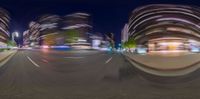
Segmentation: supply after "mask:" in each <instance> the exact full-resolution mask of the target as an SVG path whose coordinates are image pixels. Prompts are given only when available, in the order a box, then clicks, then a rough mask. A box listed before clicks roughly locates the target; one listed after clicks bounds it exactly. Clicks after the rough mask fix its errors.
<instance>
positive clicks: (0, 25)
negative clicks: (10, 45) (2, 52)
mask: <svg viewBox="0 0 200 99" xmlns="http://www.w3.org/2000/svg"><path fill="white" fill-rule="evenodd" d="M9 23H10V17H9V13H8V11H6V10H5V9H3V8H0V48H6V47H7V42H8V40H9V38H10V34H9V31H8V30H9Z"/></svg>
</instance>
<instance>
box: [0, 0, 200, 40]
mask: <svg viewBox="0 0 200 99" xmlns="http://www.w3.org/2000/svg"><path fill="white" fill-rule="evenodd" d="M158 3H164V4H166V3H167V4H184V5H196V6H200V1H199V0H0V6H1V7H3V8H5V9H7V10H8V11H9V12H10V14H11V18H12V20H11V27H10V32H13V31H19V32H21V33H22V32H23V31H24V30H26V29H27V26H28V23H29V22H30V21H31V20H34V19H36V18H37V17H38V16H40V15H42V14H48V13H50V14H58V15H66V14H69V13H73V12H87V13H90V14H91V15H92V21H93V26H94V29H93V31H94V32H100V33H110V32H113V33H114V34H115V36H116V37H115V38H116V40H117V41H118V42H119V41H120V35H121V34H120V33H121V29H122V28H123V26H124V24H125V23H127V22H128V17H129V15H130V14H131V12H132V10H134V9H135V8H136V7H139V6H142V5H147V4H158Z"/></svg>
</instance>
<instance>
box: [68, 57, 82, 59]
mask: <svg viewBox="0 0 200 99" xmlns="http://www.w3.org/2000/svg"><path fill="white" fill-rule="evenodd" d="M64 58H71V59H81V58H84V57H64Z"/></svg>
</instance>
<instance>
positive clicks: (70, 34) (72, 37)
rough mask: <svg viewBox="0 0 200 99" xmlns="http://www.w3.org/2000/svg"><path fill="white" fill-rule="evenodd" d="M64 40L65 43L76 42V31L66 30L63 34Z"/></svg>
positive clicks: (77, 34) (77, 35)
mask: <svg viewBox="0 0 200 99" xmlns="http://www.w3.org/2000/svg"><path fill="white" fill-rule="evenodd" d="M64 34H65V36H66V39H65V42H66V43H74V42H76V41H77V39H78V37H79V33H78V31H76V30H67V31H65V32H64Z"/></svg>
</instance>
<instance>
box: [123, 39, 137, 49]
mask: <svg viewBox="0 0 200 99" xmlns="http://www.w3.org/2000/svg"><path fill="white" fill-rule="evenodd" d="M122 47H123V48H135V47H136V42H135V40H134V39H131V38H130V39H128V41H126V42H124V43H123V44H122Z"/></svg>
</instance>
